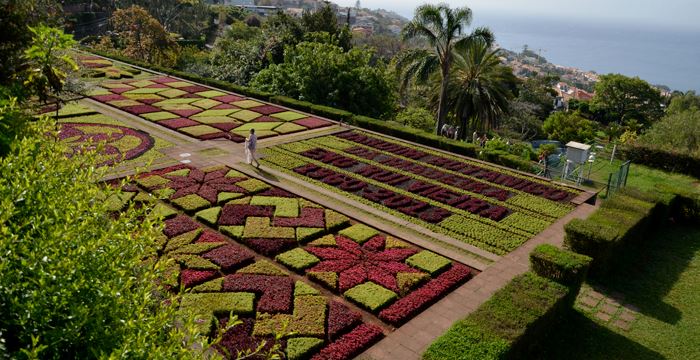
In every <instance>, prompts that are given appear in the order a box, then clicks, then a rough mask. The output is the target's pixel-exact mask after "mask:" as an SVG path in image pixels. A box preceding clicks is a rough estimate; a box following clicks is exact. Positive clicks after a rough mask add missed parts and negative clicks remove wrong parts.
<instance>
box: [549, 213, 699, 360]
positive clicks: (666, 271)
mask: <svg viewBox="0 0 700 360" xmlns="http://www.w3.org/2000/svg"><path fill="white" fill-rule="evenodd" d="M620 268H622V269H625V270H621V271H618V272H617V273H616V274H615V275H614V276H609V277H608V278H607V279H605V280H601V281H599V283H598V285H601V286H603V287H605V288H606V289H609V290H610V291H617V292H620V293H622V294H623V295H624V296H625V300H626V301H627V302H629V303H631V304H633V305H635V306H637V307H638V308H639V309H640V313H641V317H640V319H638V320H637V321H636V322H634V323H633V325H632V328H631V329H630V330H629V331H623V330H611V329H608V328H606V327H604V326H602V325H599V324H598V323H596V322H595V321H594V320H592V319H589V318H588V317H587V316H586V315H584V314H583V313H581V312H579V311H576V310H573V311H572V313H571V316H570V319H568V320H567V321H565V322H564V325H562V327H563V328H562V329H556V330H555V331H552V332H551V334H556V335H553V336H552V338H551V339H549V340H548V341H546V342H545V343H544V344H545V347H546V348H545V349H544V350H542V353H541V354H537V357H536V358H547V359H586V360H590V359H634V360H638V359H640V360H641V359H700V346H698V344H700V281H699V280H700V228H698V227H695V228H690V227H684V226H675V227H669V228H666V229H662V230H660V231H659V232H658V233H656V234H655V235H653V236H652V237H651V238H650V239H649V241H648V243H645V244H643V245H642V246H640V247H639V248H638V249H637V250H635V251H633V252H631V253H629V254H628V256H627V257H626V258H625V259H622V260H621V267H620Z"/></svg>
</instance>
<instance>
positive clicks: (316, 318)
mask: <svg viewBox="0 0 700 360" xmlns="http://www.w3.org/2000/svg"><path fill="white" fill-rule="evenodd" d="M171 216H172V217H171V218H170V219H168V220H166V222H165V223H166V226H165V229H164V237H163V238H162V239H161V243H160V249H159V254H160V256H162V257H164V258H166V259H173V261H174V264H175V265H174V267H173V268H172V269H171V272H170V274H171V277H169V280H170V282H171V286H172V287H173V288H174V289H178V288H179V287H182V288H184V289H186V290H187V293H186V294H184V295H183V297H182V300H181V303H180V307H181V310H182V311H187V312H189V313H192V314H194V315H195V316H196V319H197V321H198V322H199V323H200V325H201V326H202V328H203V330H205V331H206V330H209V331H211V332H213V331H214V329H215V328H216V327H217V326H225V325H226V321H227V320H228V316H229V314H230V313H233V314H234V315H237V316H238V318H239V320H240V321H241V322H242V323H241V324H240V325H237V326H234V327H232V328H231V329H229V330H228V331H227V332H226V333H225V334H224V335H223V338H222V341H221V343H220V344H219V350H220V351H221V353H222V354H236V353H238V352H239V351H246V350H255V349H256V348H257V347H258V346H259V345H260V344H262V343H263V342H265V343H266V346H272V345H273V344H274V343H275V336H274V335H275V334H283V335H287V334H290V335H288V336H285V337H284V338H283V340H281V342H280V344H279V345H280V347H281V350H282V351H285V353H286V354H287V358H289V359H302V358H309V357H310V355H314V354H315V356H314V358H316V359H326V358H334V359H349V358H351V357H352V356H354V355H357V354H358V353H360V352H361V351H363V350H364V349H366V348H367V347H369V346H370V345H372V344H373V343H374V342H376V341H377V340H378V339H380V338H381V337H383V331H382V329H381V328H380V327H378V326H376V325H371V324H367V323H364V322H363V321H362V319H361V314H360V313H358V312H355V311H352V310H350V309H349V308H348V307H347V306H345V305H344V304H342V303H341V302H339V301H337V300H332V299H329V298H326V297H324V296H322V295H321V293H320V292H319V291H318V290H317V289H315V288H313V287H312V286H310V285H308V284H307V283H305V282H302V281H295V280H294V279H292V278H291V277H290V276H289V273H288V272H287V271H285V270H284V269H282V268H280V267H279V266H277V265H274V264H273V263H271V262H270V261H268V260H266V259H261V258H258V257H256V255H255V254H254V253H252V252H251V251H249V250H246V249H244V248H243V247H241V246H239V245H236V244H234V243H232V242H231V241H230V240H228V239H227V238H226V237H224V236H223V235H221V234H220V233H217V232H215V231H212V230H210V229H205V228H203V227H202V226H201V225H200V224H198V223H197V222H195V221H193V220H192V219H191V218H189V217H187V216H185V215H177V216H176V215H171ZM285 325H286V327H285Z"/></svg>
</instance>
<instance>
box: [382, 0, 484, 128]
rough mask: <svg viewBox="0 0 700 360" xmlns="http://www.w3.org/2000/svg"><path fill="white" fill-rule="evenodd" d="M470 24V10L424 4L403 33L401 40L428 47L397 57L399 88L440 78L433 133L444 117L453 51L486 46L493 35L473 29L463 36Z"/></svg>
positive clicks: (443, 121) (482, 30)
mask: <svg viewBox="0 0 700 360" xmlns="http://www.w3.org/2000/svg"><path fill="white" fill-rule="evenodd" d="M471 21H472V11H471V10H470V9H469V8H467V7H462V8H456V9H452V8H450V6H449V5H447V4H439V5H430V4H426V5H422V6H420V7H418V8H417V9H416V14H415V16H414V18H413V20H412V21H411V22H410V23H408V25H406V27H404V29H403V32H402V38H403V39H404V41H407V40H422V41H425V42H426V43H427V44H428V45H429V48H428V49H412V50H408V51H406V52H404V53H402V54H401V55H400V56H399V58H398V60H397V62H396V68H397V70H398V72H399V76H400V77H401V79H402V85H403V86H406V85H407V84H408V83H409V82H410V81H411V80H412V79H416V80H418V81H423V82H424V81H426V80H428V79H429V78H430V77H431V75H433V74H436V73H439V74H440V76H441V86H440V92H439V94H440V102H439V104H438V112H437V115H438V116H437V123H436V132H439V130H440V128H441V127H442V126H443V124H444V123H445V118H446V117H447V104H446V103H445V100H446V98H447V85H448V78H449V74H450V68H451V66H452V63H453V62H454V59H455V57H457V56H458V55H457V54H456V50H457V49H459V48H465V47H468V45H469V44H470V43H472V42H475V41H481V42H483V43H486V44H488V45H491V43H492V42H493V38H494V37H493V33H491V31H490V30H489V29H488V28H476V29H475V30H474V31H472V32H471V33H470V34H469V35H465V32H466V30H467V28H468V27H469V25H471Z"/></svg>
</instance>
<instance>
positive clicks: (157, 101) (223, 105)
mask: <svg viewBox="0 0 700 360" xmlns="http://www.w3.org/2000/svg"><path fill="white" fill-rule="evenodd" d="M108 62H109V60H105V59H88V60H85V64H89V65H88V66H91V67H95V68H94V69H95V70H94V71H101V70H102V68H101V67H99V66H107V65H106V64H107V63H108ZM100 86H101V89H99V90H96V91H93V92H92V93H91V97H92V98H93V99H94V100H97V101H99V102H102V103H105V104H108V105H110V106H113V107H116V108H119V109H121V110H124V111H126V112H129V113H131V114H134V115H137V116H139V117H141V118H143V119H145V120H148V121H152V122H155V123H157V124H159V125H162V126H165V127H167V128H170V129H172V130H176V131H178V132H180V133H183V134H186V135H188V136H191V137H194V138H197V139H200V140H212V139H226V140H231V141H234V142H238V143H241V142H243V141H244V140H245V137H246V136H247V135H248V134H249V132H250V130H251V129H255V131H256V134H257V136H258V139H263V138H267V137H273V136H279V135H285V134H291V133H295V132H299V131H306V130H310V129H316V128H320V127H325V126H330V125H332V123H331V122H330V121H327V120H323V119H319V118H316V117H311V116H309V115H306V114H302V113H298V112H295V111H288V110H286V109H284V108H281V107H278V106H275V105H271V104H267V103H263V102H260V101H257V100H254V99H249V98H245V97H243V96H239V95H235V94H230V93H226V92H224V91H220V90H217V89H212V88H209V87H205V86H201V85H197V84H194V83H191V82H188V81H183V80H180V79H175V78H172V77H167V76H164V77H158V76H155V75H154V76H152V77H150V78H144V79H139V80H121V81H114V80H110V81H105V82H103V83H101V84H100Z"/></svg>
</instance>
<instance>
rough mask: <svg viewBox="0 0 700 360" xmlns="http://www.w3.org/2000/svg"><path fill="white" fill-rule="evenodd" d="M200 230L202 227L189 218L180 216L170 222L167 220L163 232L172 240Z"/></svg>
mask: <svg viewBox="0 0 700 360" xmlns="http://www.w3.org/2000/svg"><path fill="white" fill-rule="evenodd" d="M199 228H200V225H199V224H198V223H197V222H195V221H194V220H192V219H191V218H190V217H189V216H187V215H178V216H176V217H174V218H172V219H170V220H165V229H164V230H163V234H165V236H167V237H168V238H172V237H174V236H178V235H182V234H184V233H186V232H190V231H192V230H195V229H199Z"/></svg>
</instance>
